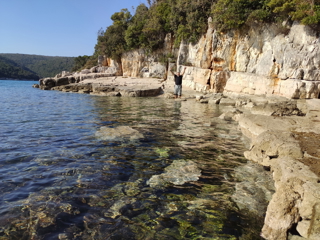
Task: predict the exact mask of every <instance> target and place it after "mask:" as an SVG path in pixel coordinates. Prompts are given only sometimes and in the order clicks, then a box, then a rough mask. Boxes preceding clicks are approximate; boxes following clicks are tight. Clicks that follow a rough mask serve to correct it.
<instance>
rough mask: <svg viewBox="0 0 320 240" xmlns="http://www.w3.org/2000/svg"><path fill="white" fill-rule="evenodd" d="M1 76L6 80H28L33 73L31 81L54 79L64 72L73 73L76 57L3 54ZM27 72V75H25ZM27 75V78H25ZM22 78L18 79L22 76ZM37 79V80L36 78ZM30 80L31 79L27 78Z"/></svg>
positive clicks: (0, 67) (0, 65)
mask: <svg viewBox="0 0 320 240" xmlns="http://www.w3.org/2000/svg"><path fill="white" fill-rule="evenodd" d="M0 57H1V59H2V61H1V64H0V74H1V75H6V76H0V77H3V78H4V77H6V78H18V79H21V78H26V77H28V76H29V75H30V73H32V74H33V75H34V76H32V78H31V79H39V78H43V77H54V76H55V75H57V74H58V73H61V72H62V71H71V69H72V67H73V66H74V57H50V56H41V55H29V54H10V53H1V54H0ZM9 65H10V66H11V67H9ZM23 71H27V72H28V74H27V73H23V74H22V72H23ZM24 74H27V75H26V77H23V76H24ZM20 75H21V77H17V76H20ZM35 77H36V78H35ZM27 79H30V78H27Z"/></svg>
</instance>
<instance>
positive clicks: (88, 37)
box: [0, 0, 147, 57]
mask: <svg viewBox="0 0 320 240" xmlns="http://www.w3.org/2000/svg"><path fill="white" fill-rule="evenodd" d="M146 2H147V1H146V0H0V53H23V54H37V55H46V56H68V57H77V56H80V55H81V56H82V55H92V54H93V52H94V46H95V44H96V42H97V33H98V31H99V29H100V28H103V29H104V30H105V29H106V27H108V26H110V25H111V24H112V20H111V19H110V17H111V15H112V14H113V13H115V12H119V11H121V9H123V8H127V9H128V10H129V11H130V12H131V14H134V10H133V9H132V7H134V8H136V7H137V6H138V5H139V4H141V3H145V4H146ZM146 5H147V4H146Z"/></svg>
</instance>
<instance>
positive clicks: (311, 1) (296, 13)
mask: <svg viewBox="0 0 320 240" xmlns="http://www.w3.org/2000/svg"><path fill="white" fill-rule="evenodd" d="M268 6H269V7H270V8H271V9H272V10H273V12H274V13H277V14H279V15H281V16H283V18H285V17H287V16H289V17H291V19H292V20H298V21H301V23H303V24H306V25H311V24H318V23H319V22H320V1H319V0H289V1H288V0H287V1H285V0H270V2H269V3H268Z"/></svg>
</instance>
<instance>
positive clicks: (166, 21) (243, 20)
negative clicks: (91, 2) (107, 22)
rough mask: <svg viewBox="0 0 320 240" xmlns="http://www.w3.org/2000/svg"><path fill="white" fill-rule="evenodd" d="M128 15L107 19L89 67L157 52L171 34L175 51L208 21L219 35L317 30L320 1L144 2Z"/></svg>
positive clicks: (201, 31)
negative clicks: (281, 26)
mask: <svg viewBox="0 0 320 240" xmlns="http://www.w3.org/2000/svg"><path fill="white" fill-rule="evenodd" d="M147 2H148V5H149V6H148V7H147V6H146V5H145V4H140V5H139V6H138V7H137V8H136V11H135V14H134V15H133V16H132V15H131V13H130V12H129V11H128V10H127V9H122V10H121V11H120V12H116V13H114V14H113V15H112V16H111V19H112V20H113V24H112V25H111V26H109V27H107V29H106V30H105V31H104V30H103V29H101V30H100V31H99V32H98V39H97V44H96V46H95V53H94V56H93V57H92V58H89V60H90V61H89V63H87V64H84V65H83V66H87V67H89V66H91V65H94V64H95V63H96V62H94V61H93V59H97V56H98V55H106V56H107V57H110V58H113V59H120V57H121V55H122V53H124V52H126V51H129V50H132V49H138V48H143V49H146V50H149V51H154V50H157V49H160V48H161V47H162V45H163V43H164V39H165V36H166V35H167V34H168V33H171V34H172V36H173V37H174V38H173V39H174V41H175V42H174V43H175V45H176V46H177V45H178V44H179V43H180V42H181V41H182V40H184V41H187V42H190V43H195V42H197V40H198V39H199V37H200V36H201V35H203V34H204V33H205V32H206V29H207V20H208V18H209V17H212V20H213V24H214V26H215V29H217V30H218V31H220V32H224V31H229V30H233V29H240V28H242V27H243V26H249V27H250V26H252V25H253V24H259V23H282V22H283V21H284V20H286V21H291V22H292V21H295V20H297V21H300V22H301V23H303V24H307V25H311V26H313V27H315V26H318V25H319V22H320V0H197V1H194V0H147Z"/></svg>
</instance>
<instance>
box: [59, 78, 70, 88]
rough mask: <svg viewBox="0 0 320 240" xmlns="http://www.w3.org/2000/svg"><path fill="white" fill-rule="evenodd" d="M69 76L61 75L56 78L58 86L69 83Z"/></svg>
mask: <svg viewBox="0 0 320 240" xmlns="http://www.w3.org/2000/svg"><path fill="white" fill-rule="evenodd" d="M69 83H70V82H69V78H68V77H61V78H58V79H56V86H62V85H67V84H69Z"/></svg>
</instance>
